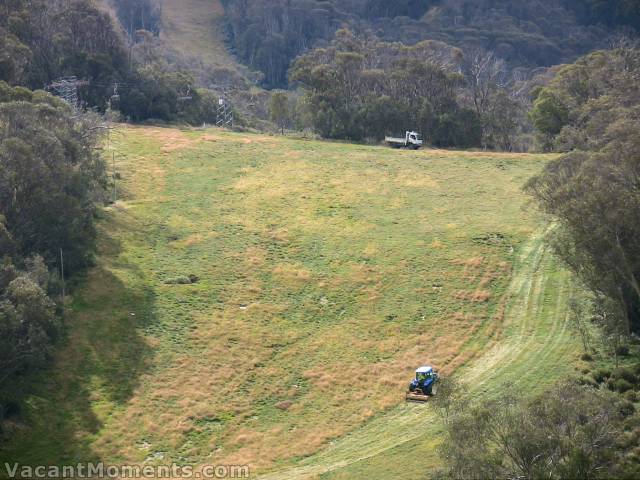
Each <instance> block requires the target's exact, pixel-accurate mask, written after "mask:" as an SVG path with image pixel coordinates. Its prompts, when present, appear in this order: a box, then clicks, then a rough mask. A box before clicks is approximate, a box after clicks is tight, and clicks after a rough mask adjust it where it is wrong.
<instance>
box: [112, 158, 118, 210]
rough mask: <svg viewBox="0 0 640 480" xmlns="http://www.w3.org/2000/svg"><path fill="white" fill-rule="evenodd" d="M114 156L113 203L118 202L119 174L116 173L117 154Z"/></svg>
mask: <svg viewBox="0 0 640 480" xmlns="http://www.w3.org/2000/svg"><path fill="white" fill-rule="evenodd" d="M112 154H113V203H116V201H117V200H118V174H117V172H116V152H112Z"/></svg>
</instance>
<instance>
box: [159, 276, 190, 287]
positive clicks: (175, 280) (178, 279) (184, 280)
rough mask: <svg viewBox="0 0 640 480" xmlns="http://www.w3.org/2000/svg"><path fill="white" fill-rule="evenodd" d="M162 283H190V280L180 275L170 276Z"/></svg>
mask: <svg viewBox="0 0 640 480" xmlns="http://www.w3.org/2000/svg"><path fill="white" fill-rule="evenodd" d="M164 283H166V284H167V285H191V283H192V282H191V279H190V278H189V277H186V276H184V275H182V276H180V277H176V278H170V279H169V280H167V281H166V282H164Z"/></svg>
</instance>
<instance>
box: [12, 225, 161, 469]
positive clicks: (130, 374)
mask: <svg viewBox="0 0 640 480" xmlns="http://www.w3.org/2000/svg"><path fill="white" fill-rule="evenodd" d="M105 223H108V226H109V227H110V228H113V227H114V226H115V227H116V228H118V227H121V226H122V225H118V221H117V220H115V219H114V218H111V219H109V220H107V222H105ZM121 250H122V246H121V244H120V243H119V241H117V240H116V239H114V238H113V237H106V238H105V237H104V236H103V237H102V238H101V240H100V259H99V261H98V265H97V266H96V267H95V268H93V269H92V270H91V271H89V272H88V274H87V276H86V278H85V279H84V281H83V282H82V286H80V287H79V288H77V289H76V291H75V292H73V301H72V302H71V305H70V306H68V310H67V314H66V318H65V326H66V334H65V338H64V339H63V340H62V341H61V342H60V344H59V345H58V346H57V352H56V354H55V357H54V359H52V364H51V366H50V367H49V368H47V369H45V370H43V371H40V372H38V373H35V374H32V375H26V376H23V377H19V378H16V379H14V380H11V381H9V382H7V383H8V384H7V385H6V386H4V387H3V389H2V390H0V398H2V399H4V400H5V401H6V400H7V399H9V400H10V401H11V403H13V404H15V405H16V406H17V409H19V412H18V413H17V414H16V415H15V416H14V418H12V419H10V420H9V421H7V422H5V425H4V426H5V428H4V431H3V432H2V436H3V437H4V438H2V440H1V442H2V443H0V468H2V469H3V470H2V471H0V478H2V477H3V475H4V474H5V472H4V463H5V462H9V463H13V462H18V463H21V464H24V465H39V464H45V465H67V464H75V463H77V462H97V461H100V458H99V455H98V454H97V453H96V452H95V451H94V449H93V448H92V442H93V440H95V439H96V438H97V437H99V432H100V430H101V428H102V426H103V421H105V419H106V418H108V415H109V414H111V413H113V412H114V411H117V410H118V409H119V408H123V407H124V405H125V404H126V403H127V401H128V400H129V399H130V398H131V396H132V394H133V392H134V391H135V389H136V387H137V386H138V384H139V379H140V375H141V374H142V373H143V372H144V371H145V370H146V369H147V367H148V365H149V363H150V360H151V358H152V349H151V347H150V346H149V344H148V343H147V341H146V340H145V338H144V336H143V333H142V331H143V329H144V328H145V327H146V326H148V325H149V324H151V323H153V322H155V318H156V314H155V293H154V291H153V288H152V287H151V286H149V285H148V284H147V283H146V282H145V278H144V275H143V273H142V271H141V270H140V269H139V268H138V266H137V265H135V264H131V263H128V262H123V261H122V260H121V257H118V255H119V254H120V253H121ZM113 272H117V275H118V276H116V274H114V273H113ZM122 278H124V279H125V281H123V280H122Z"/></svg>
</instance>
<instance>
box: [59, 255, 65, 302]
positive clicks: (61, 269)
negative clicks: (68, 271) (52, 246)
mask: <svg viewBox="0 0 640 480" xmlns="http://www.w3.org/2000/svg"><path fill="white" fill-rule="evenodd" d="M60 280H61V281H62V312H63V313H64V301H65V298H64V297H65V291H64V255H63V254H62V249H60Z"/></svg>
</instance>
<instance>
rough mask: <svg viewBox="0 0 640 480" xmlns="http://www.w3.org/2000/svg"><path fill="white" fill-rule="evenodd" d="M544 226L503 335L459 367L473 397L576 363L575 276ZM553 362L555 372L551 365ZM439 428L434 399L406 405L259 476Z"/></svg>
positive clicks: (329, 461)
mask: <svg viewBox="0 0 640 480" xmlns="http://www.w3.org/2000/svg"><path fill="white" fill-rule="evenodd" d="M545 233H546V232H540V233H539V234H537V235H535V236H533V237H532V238H531V239H530V240H529V241H528V242H527V243H526V244H525V245H524V246H523V247H522V248H521V251H520V254H519V256H518V261H517V262H516V265H515V268H514V276H513V279H512V281H511V283H510V286H509V289H508V291H507V295H509V297H510V300H509V308H508V311H507V315H506V319H505V338H504V339H503V340H501V341H500V343H498V344H495V345H494V346H493V347H491V348H490V349H489V350H488V351H487V352H486V353H485V354H484V355H482V356H481V357H479V358H478V359H477V360H476V361H474V363H473V365H471V366H469V367H468V368H465V369H463V370H461V371H460V373H459V376H460V377H459V378H461V379H462V381H463V382H464V383H466V384H467V387H468V397H469V399H470V401H473V400H474V399H480V398H486V397H495V396H496V395H498V393H499V392H500V391H501V390H502V387H503V386H504V385H505V384H510V385H512V386H513V387H514V388H527V389H529V390H539V389H542V388H543V387H544V386H545V385H546V384H549V383H552V382H553V381H554V380H556V379H558V378H559V377H561V376H562V375H563V374H564V373H565V372H567V371H568V370H569V368H570V358H571V356H572V352H574V351H575V348H576V345H577V344H576V343H575V339H574V338H572V336H571V334H570V332H569V331H568V329H567V309H566V305H567V298H568V295H569V294H570V291H571V283H570V277H569V275H568V273H566V272H564V271H562V270H561V269H560V268H559V267H558V264H557V261H556V259H555V258H554V257H553V255H552V254H551V252H550V251H549V250H548V248H547V247H545V245H544V237H545ZM549 368H550V369H551V372H553V374H552V375H549V374H548V372H547V369H549ZM440 428H441V425H440V421H439V419H438V417H437V415H436V414H435V413H434V412H433V410H432V409H430V408H428V405H426V406H425V405H416V404H402V405H399V406H397V407H395V408H393V409H391V410H389V411H388V412H385V413H383V414H381V415H378V416H377V417H375V418H373V419H372V420H371V421H369V422H367V423H366V424H365V425H363V426H361V427H359V428H358V429H356V430H355V431H353V432H352V433H350V434H348V435H345V436H344V437H341V438H339V439H337V440H335V441H333V442H331V443H330V444H329V446H328V447H326V448H325V449H324V450H322V451H320V452H319V453H317V454H314V455H312V456H310V457H307V458H305V459H303V460H301V461H300V463H299V465H298V466H296V467H292V468H289V469H284V470H279V471H276V472H272V473H269V474H266V475H262V476H260V478H264V479H269V480H276V479H290V478H308V477H315V476H318V475H321V474H323V473H327V472H335V471H339V470H341V469H343V468H348V467H349V466H350V465H353V464H356V463H358V462H361V461H363V460H366V459H370V458H372V457H375V456H378V455H384V454H385V453H386V452H388V451H390V450H391V449H394V448H395V447H398V446H400V445H403V444H405V443H407V442H412V441H414V440H416V439H418V438H421V437H424V436H428V435H433V434H434V433H435V432H436V431H437V430H439V429H440ZM398 468H399V469H400V468H402V466H401V465H399V466H398Z"/></svg>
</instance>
